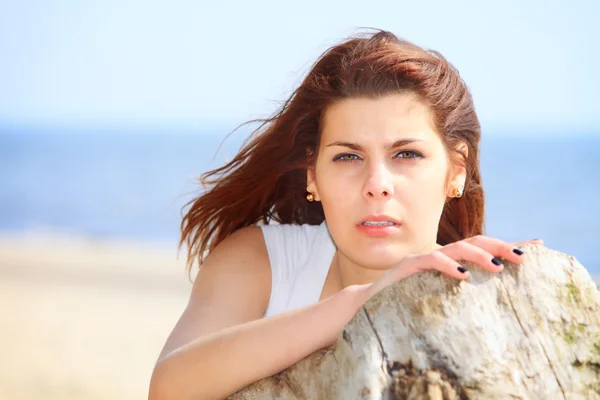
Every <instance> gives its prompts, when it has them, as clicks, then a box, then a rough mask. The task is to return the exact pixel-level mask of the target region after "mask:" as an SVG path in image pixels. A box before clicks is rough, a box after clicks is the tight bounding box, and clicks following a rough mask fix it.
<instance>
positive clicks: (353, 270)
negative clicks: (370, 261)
mask: <svg viewBox="0 0 600 400" xmlns="http://www.w3.org/2000/svg"><path fill="white" fill-rule="evenodd" d="M440 247H442V246H440V245H439V244H437V243H434V244H432V245H429V246H426V247H425V248H423V249H422V250H420V251H418V252H416V253H414V254H423V253H426V252H430V251H433V250H435V249H439V248H440ZM334 266H335V269H336V275H337V281H338V283H339V286H340V288H341V289H344V288H346V287H348V286H352V285H365V284H369V283H373V282H375V281H376V280H377V279H379V278H380V277H381V276H382V275H383V274H384V273H385V272H386V271H388V270H389V268H385V269H383V268H370V267H368V266H362V265H358V264H356V263H354V262H352V261H351V260H349V259H348V258H347V257H345V256H344V255H343V254H342V253H340V251H339V249H338V250H336V252H335V260H334ZM392 267H393V266H392ZM392 267H390V268H392Z"/></svg>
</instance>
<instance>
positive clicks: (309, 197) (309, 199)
mask: <svg viewBox="0 0 600 400" xmlns="http://www.w3.org/2000/svg"><path fill="white" fill-rule="evenodd" d="M306 200H308V201H310V202H313V201H315V195H314V194H312V193H308V194H307V195H306Z"/></svg>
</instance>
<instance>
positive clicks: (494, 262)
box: [492, 257, 502, 266]
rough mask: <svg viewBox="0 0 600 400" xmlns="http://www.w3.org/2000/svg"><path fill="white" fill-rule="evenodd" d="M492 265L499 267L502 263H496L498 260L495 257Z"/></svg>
mask: <svg viewBox="0 0 600 400" xmlns="http://www.w3.org/2000/svg"><path fill="white" fill-rule="evenodd" d="M492 264H494V265H497V266H500V265H502V263H501V262H500V261H498V259H497V258H496V257H494V258H492Z"/></svg>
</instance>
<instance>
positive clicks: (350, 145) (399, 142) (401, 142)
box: [326, 138, 425, 151]
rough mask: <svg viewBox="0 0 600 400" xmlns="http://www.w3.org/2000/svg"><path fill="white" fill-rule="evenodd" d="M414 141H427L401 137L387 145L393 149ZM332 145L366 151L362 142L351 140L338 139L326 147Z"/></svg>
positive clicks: (389, 148)
mask: <svg viewBox="0 0 600 400" xmlns="http://www.w3.org/2000/svg"><path fill="white" fill-rule="evenodd" d="M414 142H425V140H422V139H412V138H409V139H400V140H396V141H395V142H394V143H392V144H390V145H388V146H387V149H388V150H391V149H395V148H396V147H402V146H406V145H407V144H411V143H414ZM332 146H342V147H348V148H349V149H352V150H356V151H364V150H365V149H364V147H362V146H361V145H360V144H358V143H351V142H343V141H337V142H333V143H330V144H328V145H327V146H326V147H332Z"/></svg>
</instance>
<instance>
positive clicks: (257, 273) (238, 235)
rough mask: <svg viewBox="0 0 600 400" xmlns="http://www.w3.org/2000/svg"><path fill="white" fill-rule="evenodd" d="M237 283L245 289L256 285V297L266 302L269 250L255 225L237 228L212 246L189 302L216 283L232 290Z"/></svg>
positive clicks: (214, 288)
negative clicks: (214, 246)
mask: <svg viewBox="0 0 600 400" xmlns="http://www.w3.org/2000/svg"><path fill="white" fill-rule="evenodd" d="M240 286H241V287H242V288H243V289H244V291H247V289H252V288H253V289H257V290H258V291H257V292H256V294H257V295H258V297H260V298H262V300H266V303H268V300H269V297H270V291H271V270H270V267H269V254H268V252H267V247H266V245H265V241H264V238H263V234H262V232H261V228H260V227H258V226H248V227H245V228H242V229H238V230H237V231H235V232H234V233H232V234H231V235H229V236H228V237H227V238H225V239H224V240H223V241H222V242H221V243H219V245H218V246H217V247H216V248H215V249H213V251H212V252H211V253H210V254H209V256H208V257H207V259H206V260H205V262H204V264H203V265H202V267H201V268H200V270H199V271H198V275H197V276H196V279H195V281H194V286H193V289H192V295H191V298H190V302H193V301H194V300H195V299H196V298H197V297H205V296H204V295H205V294H207V293H210V292H213V291H214V290H216V289H217V288H218V287H220V288H221V289H225V290H227V291H228V292H229V291H232V293H231V294H235V293H236V292H235V291H234V290H236V289H240ZM265 289H266V290H265ZM265 292H267V293H265ZM261 295H262V296H261ZM263 297H264V298H263ZM263 302H264V301H263ZM266 303H265V304H264V306H265V310H266V307H267V304H266Z"/></svg>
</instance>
